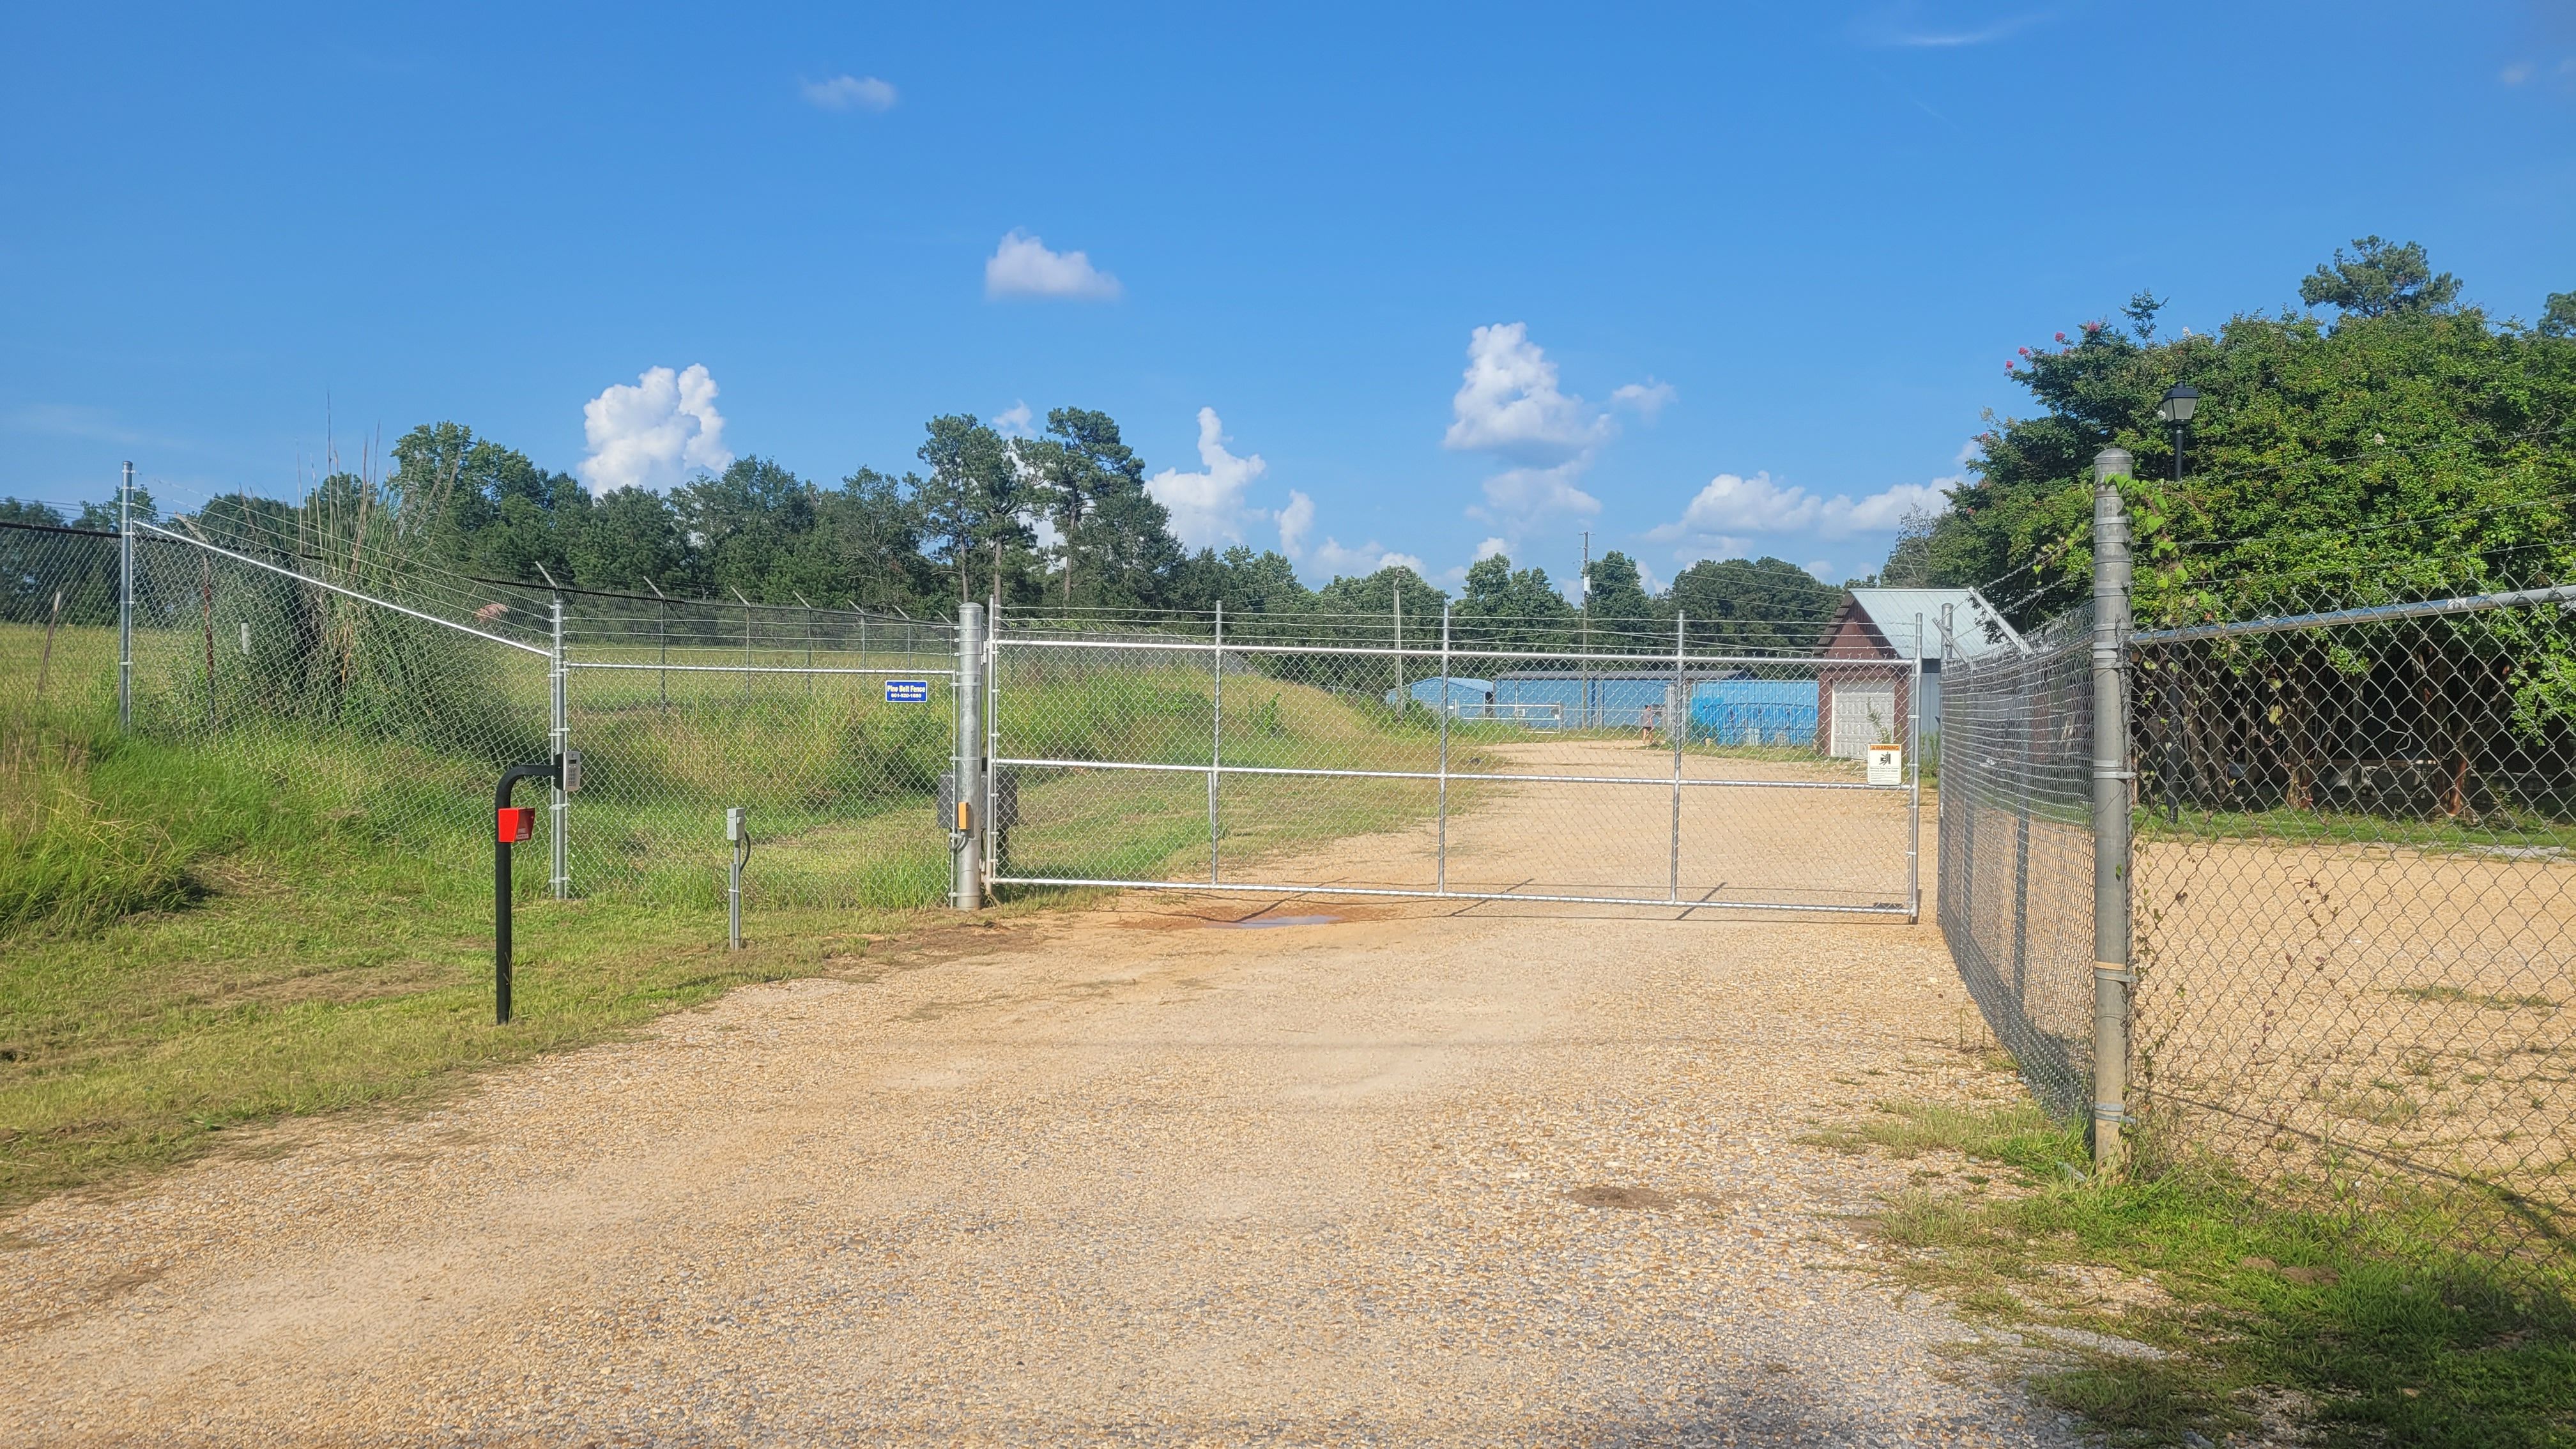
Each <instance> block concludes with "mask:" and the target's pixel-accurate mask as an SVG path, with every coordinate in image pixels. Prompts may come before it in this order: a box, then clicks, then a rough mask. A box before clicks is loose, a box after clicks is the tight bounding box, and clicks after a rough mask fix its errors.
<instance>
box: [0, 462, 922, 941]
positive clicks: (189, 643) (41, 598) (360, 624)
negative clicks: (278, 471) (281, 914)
mask: <svg viewBox="0 0 2576 1449" xmlns="http://www.w3.org/2000/svg"><path fill="white" fill-rule="evenodd" d="M390 521H391V520H390V516H386V517H380V518H376V519H364V518H352V519H349V520H345V521H342V520H328V519H326V520H325V521H324V522H323V523H322V524H320V525H317V524H315V523H314V521H313V520H312V519H311V518H310V517H307V516H304V515H302V514H298V513H294V512H287V513H284V514H282V515H279V516H259V515H247V514H243V513H234V514H230V515H227V514H222V513H218V512H216V511H214V510H209V511H208V512H207V513H206V514H203V515H199V516H195V517H190V518H184V519H179V520H175V521H173V522H170V523H168V524H145V523H138V524H137V526H136V529H135V538H134V586H133V612H132V618H133V676H132V701H133V705H132V707H133V728H134V730H135V732H136V733H137V734H139V735H142V736H145V737H148V738H153V739H158V740H165V741H169V742H173V743H177V744H181V745H184V746H186V747H188V748H190V749H192V750H198V751H204V752H207V753H208V754H210V755H221V756H224V757H227V758H229V759H231V760H234V761H237V762H239V763H241V764H243V765H245V766H247V767H250V768H253V769H256V770H258V771H260V772H262V773H264V774H265V775H267V776H269V777H270V778H273V779H276V780H278V781H279V782H280V784H281V787H282V788H287V787H291V788H295V789H298V790H302V791H306V792H309V793H310V794H312V795H313V796H314V797H315V798H316V799H318V800H321V801H323V802H325V803H326V808H328V809H329V810H330V811H331V812H332V813H333V814H334V815H336V816H339V817H343V818H345V819H346V820H347V822H348V823H350V824H351V825H353V826H356V827H358V828H363V829H365V830H368V831H371V832H374V833H375V834H376V835H378V836H379V837H382V838H384V839H387V840H389V841H395V842H400V843H402V844H405V845H408V846H412V847H416V848H420V849H422V850H424V851H426V852H429V853H432V854H434V855H436V856H439V857H440V858H446V857H450V856H457V855H460V854H461V855H462V856H463V858H465V859H467V860H479V859H481V858H482V852H483V851H485V850H488V848H489V840H490V832H491V828H492V817H491V809H492V790H493V782H494V780H495V778H496V777H497V775H498V774H499V772H500V771H501V769H502V768H504V767H506V766H508V765H511V764H516V763H522V762H531V761H543V760H546V759H549V758H550V757H551V756H552V754H553V751H554V748H555V724H556V720H555V717H554V706H553V690H554V685H555V679H556V669H555V660H556V657H557V643H556V637H557V636H556V608H557V601H558V600H559V599H560V601H561V607H562V626H561V657H562V660H563V664H564V668H563V670H562V682H563V700H564V709H563V718H562V724H563V734H564V738H565V740H566V741H567V742H568V743H569V745H570V746H571V748H573V749H575V750H577V751H580V752H581V754H582V756H583V761H584V783H583V787H582V789H581V790H580V791H579V792H578V793H577V794H575V795H574V796H572V797H571V798H570V799H569V800H568V801H567V802H566V812H565V815H564V818H563V834H564V837H565V845H566V852H565V853H566V857H567V862H566V863H567V871H568V886H569V889H570V891H571V892H572V893H574V894H580V895H588V896H607V897H612V898H618V899H628V900H637V901H649V902H654V903H663V904H671V905H678V906H686V907H696V908H707V909H721V908H722V905H723V901H724V890H725V877H726V868H727V864H728V862H729V859H730V850H731V847H730V846H729V845H728V844H727V843H726V840H725V834H724V827H725V811H726V809H727V808H728V807H732V806H741V807H745V808H747V809H748V810H749V812H750V817H749V819H750V829H751V833H752V836H753V839H754V841H755V842H756V843H755V846H754V863H753V865H752V866H751V868H750V869H749V870H748V871H747V872H746V874H745V877H744V893H745V902H746V906H747V907H749V908H754V909H756V908H760V907H765V906H836V905H837V906H909V905H922V904H928V903H930V902H932V901H935V900H936V899H938V898H939V896H940V895H941V894H942V893H943V892H944V891H945V890H946V888H947V883H948V876H949V866H948V856H947V849H946V841H947V837H946V832H945V829H944V827H943V825H942V823H941V822H940V820H939V818H938V815H937V806H936V800H935V796H936V793H937V790H938V785H939V777H940V775H941V773H942V772H943V771H944V770H946V769H947V768H948V767H949V763H950V759H951V752H952V749H953V736H954V729H955V726H954V719H955V715H954V713H953V710H954V699H953V697H952V695H953V691H952V690H951V688H950V680H951V678H952V676H953V674H954V670H955V657H956V637H957V636H956V629H955V626H954V625H952V624H948V623H942V622H930V621H916V620H909V619H903V618H900V617H893V616H878V615H873V614H864V613H858V612H854V611H848V610H832V609H816V608H804V607H793V606H791V607H788V608H783V609H782V608H775V607H764V606H760V605H744V604H735V605H720V604H712V603H707V602H703V601H693V600H664V599H657V598H652V597H649V596H647V597H643V598H636V597H632V596H624V595H617V594H608V593H600V592H596V591H586V592H577V591H571V590H565V591H562V592H560V593H556V592H554V591H550V590H546V589H544V588H542V587H530V586H528V585H525V584H519V583H511V582H508V581H499V580H486V579H476V578H471V577H468V576H464V575H460V574H456V573H453V572H451V571H447V570H443V569H440V568H437V567H435V566H432V565H429V564H426V563H423V562H421V561H420V560H419V559H418V558H417V557H414V556H411V555H410V554H408V553H407V552H406V551H405V549H404V547H403V544H404V540H403V539H402V538H401V537H400V536H399V534H398V533H397V532H395V531H394V530H393V529H392V528H391V527H390V526H389V524H390ZM118 544H119V540H118V538H117V536H116V535H114V534H112V533H99V532H95V531H84V530H78V529H66V528H55V527H46V526H39V525H27V524H16V523H6V524H0V591H5V592H0V628H5V634H0V671H5V673H6V676H7V677H8V678H9V679H11V680H12V681H20V682H23V684H21V685H18V686H13V687H24V688H26V689H27V696H26V697H28V698H38V699H43V700H44V701H46V703H47V706H48V708H51V709H55V710H65V711H74V712H76V713H77V714H78V716H79V717H80V718H81V719H83V720H85V721H86V722H87V723H88V724H89V725H91V726H105V725H110V724H112V723H113V721H114V720H115V717H116V714H115V712H116V692H117V657H118V643H117V604H118V589H119V577H120V564H119V559H118ZM58 599H59V604H58V603H57V600H58ZM889 680H903V681H909V682H911V683H913V684H916V685H918V686H920V687H919V688H916V689H906V690H896V691H889V690H888V689H887V688H886V682H887V681H889ZM534 788H535V789H536V790H537V791H538V800H536V801H532V800H530V799H529V796H528V794H527V792H526V787H523V793H522V795H521V803H539V802H541V801H542V800H543V798H544V791H543V787H541V786H540V787H534ZM538 818H539V821H540V826H539V831H538V835H537V841H536V843H538V844H543V845H550V844H551V843H552V836H553V832H554V830H555V828H556V821H555V818H554V816H553V815H552V813H551V812H549V811H546V810H543V809H541V810H540V811H539V815H538ZM550 853H551V852H550V851H548V850H543V849H528V850H523V851H521V852H519V853H518V855H517V858H516V860H515V861H514V868H515V870H516V871H517V873H518V878H519V882H520V888H521V890H522V891H523V892H526V893H534V892H538V891H542V890H543V889H544V888H545V887H546V885H547V883H548V879H549V876H550V874H551V870H550V862H549V860H548V856H549V855H550Z"/></svg>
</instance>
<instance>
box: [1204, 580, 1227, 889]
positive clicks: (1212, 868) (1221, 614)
mask: <svg viewBox="0 0 2576 1449" xmlns="http://www.w3.org/2000/svg"><path fill="white" fill-rule="evenodd" d="M1211 657H1212V658H1213V659H1214V660H1215V661H1216V664H1215V672H1216V708H1215V709H1213V710H1211V711H1209V724H1208V884H1209V885H1215V884H1216V883H1217V864H1218V853H1217V812H1216V792H1217V775H1218V772H1219V771H1221V770H1223V769H1224V768H1225V600H1223V599H1219V600H1217V601H1216V649H1215V651H1214V652H1213V654H1212V655H1211Z"/></svg>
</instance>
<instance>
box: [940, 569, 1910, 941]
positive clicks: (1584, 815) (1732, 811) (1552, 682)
mask: <svg viewBox="0 0 2576 1449" xmlns="http://www.w3.org/2000/svg"><path fill="white" fill-rule="evenodd" d="M1440 623H1441V625H1442V629H1441V635H1440V642H1439V644H1438V645H1437V646H1436V647H1429V648H1422V647H1413V646H1412V645H1411V644H1410V642H1409V641H1406V642H1392V641H1390V642H1360V641H1357V640H1353V639H1351V638H1349V637H1348V635H1349V633H1350V632H1351V631H1350V630H1348V629H1336V628H1332V627H1330V626H1323V625H1318V624H1317V623H1315V622H1314V621H1313V620H1311V619H1309V618H1300V617H1266V616H1252V617H1248V618H1247V617H1243V616H1229V615H1225V614H1223V613H1222V612H1221V611H1220V612H1219V613H1218V614H1217V615H1216V616H1215V617H1213V618H1211V619H1208V620H1206V621H1204V622H1203V623H1201V624H1199V625H1197V626H1196V627H1195V628H1192V629H1190V630H1189V631H1188V632H1186V633H1185V632H1183V631H1182V629H1181V628H1178V627H1172V626H1165V627H1162V628H1158V629H1157V630H1156V631H1154V632H1151V633H1145V632H1125V633H1119V632H1105V631H1102V630H1099V629H1091V628H1084V627H1081V626H1079V625H1071V624H1065V623H1059V622H1044V621H1040V622H1028V623H1020V624H1015V625H1013V626H1012V627H1009V628H1006V629H1002V630H997V631H995V633H994V635H993V636H992V639H991V642H990V644H989V645H988V647H987V650H986V657H987V659H988V661H989V664H988V668H987V671H986V673H987V681H986V691H985V699H986V716H987V719H986V752H987V755H988V759H989V768H990V772H991V773H990V779H991V782H992V787H993V793H992V802H993V803H992V806H991V812H992V813H991V816H990V820H989V824H990V826H991V829H989V830H988V831H987V833H986V843H985V861H986V874H987V878H988V880H989V881H990V882H991V883H992V884H994V885H997V886H1116V887H1147V888H1158V889H1181V890H1204V891H1225V892H1240V893H1247V894H1267V895H1303V894H1316V895H1328V896H1363V897H1367V896H1385V897H1407V898H1414V897H1418V898H1429V899H1441V900H1463V901H1496V902H1506V901H1518V902H1535V903H1545V904H1549V905H1555V906H1569V905H1617V906H1639V907H1664V908H1676V907H1677V908H1680V910H1681V911H1682V913H1683V914H1685V915H1687V914H1689V913H1690V912H1693V911H1699V910H1706V909H1710V908H1724V909H1726V910H1764V911H1791V912H1821V913H1831V914H1846V915H1871V916H1893V917H1901V918H1905V919H1908V920H1911V919H1913V918H1914V916H1915V915H1916V913H1917V910H1918V905H1919V893H1918V889H1917V885H1918V881H1917V873H1916V856H1917V848H1918V842H1919V833H1918V829H1919V818H1920V811H1919V807H1920V799H1921V792H1920V768H1921V766H1920V761H1919V759H1918V758H1917V756H1918V755H1919V753H1920V752H1919V750H1917V749H1914V748H1911V747H1909V746H1907V745H1904V744H1902V743H1900V742H1905V741H1911V740H1914V739H1916V738H1919V734H1920V730H1919V723H1920V720H1919V708H1920V704H1919V702H1920V700H1921V695H1922V676H1921V673H1920V662H1919V660H1912V659H1894V660H1887V659H1875V658H1851V659H1846V658H1821V657H1803V658H1784V657H1780V656H1775V655H1725V654H1694V653H1690V652H1688V651H1687V650H1686V648H1685V647H1684V640H1685V639H1686V637H1687V636H1686V635H1685V634H1684V633H1683V632H1682V628H1681V626H1680V625H1678V624H1677V625H1676V627H1675V632H1674V636H1673V637H1674V647H1673V649H1672V650H1671V651H1670V652H1667V653H1664V654H1661V655H1660V656H1656V655H1644V654H1638V653H1618V654H1608V653H1588V654H1587V653H1582V652H1578V651H1567V650H1553V649H1469V648H1459V647H1454V645H1453V644H1452V642H1451V639H1450V634H1449V630H1448V627H1447V625H1448V621H1447V620H1446V619H1445V618H1443V619H1442V620H1441V621H1440ZM1400 627H1401V626H1399V628H1400ZM1336 633H1338V634H1341V635H1343V636H1344V637H1341V638H1331V637H1325V638H1318V637H1317V636H1318V635H1326V636H1329V635H1332V634H1336ZM1397 638H1398V639H1401V638H1402V636H1401V635H1398V636H1397ZM1838 713H1840V714H1842V715H1845V716H1848V717H1847V718H1844V719H1842V720H1839V721H1838V720H1837V719H1836V715H1837V714H1838ZM1855 742H1857V743H1855ZM1838 744H1840V745H1842V746H1843V747H1844V754H1843V755H1837V754H1836V753H1835V752H1834V750H1835V747H1836V745H1838ZM1872 744H1876V745H1879V746H1881V747H1882V750H1884V748H1885V747H1886V746H1896V747H1897V751H1898V753H1896V754H1894V755H1889V754H1885V753H1882V755H1881V758H1880V761H1879V767H1878V768H1877V769H1876V770H1874V771H1873V770H1872V769H1871V768H1870V761H1869V759H1868V758H1867V756H1868V755H1869V753H1870V751H1869V749H1868V746H1870V745H1872ZM1848 756H1858V758H1851V757H1848Z"/></svg>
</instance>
